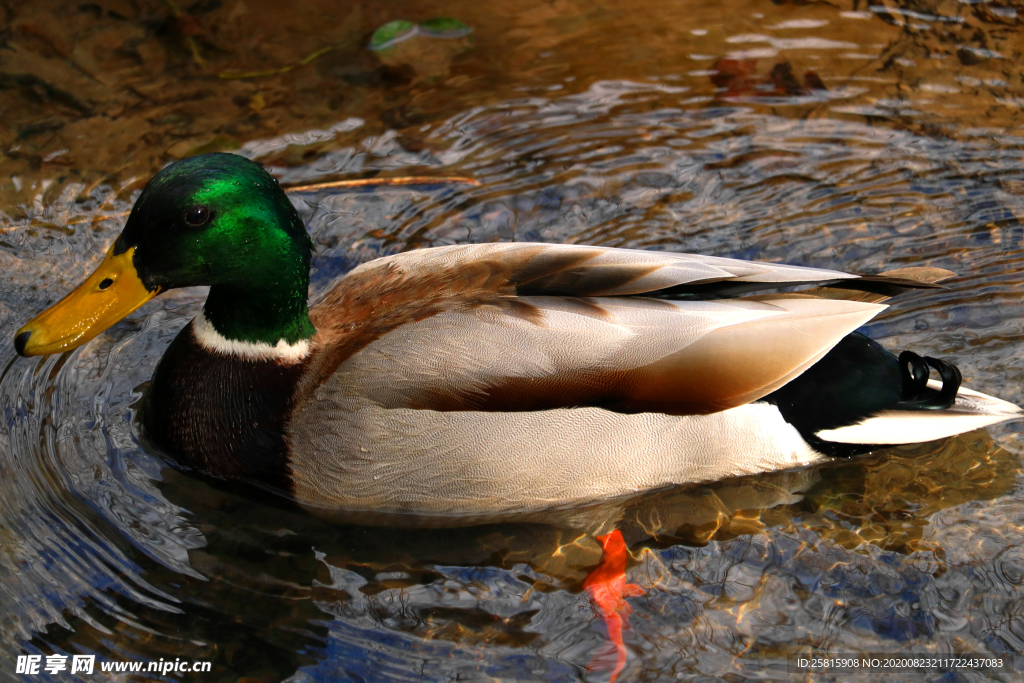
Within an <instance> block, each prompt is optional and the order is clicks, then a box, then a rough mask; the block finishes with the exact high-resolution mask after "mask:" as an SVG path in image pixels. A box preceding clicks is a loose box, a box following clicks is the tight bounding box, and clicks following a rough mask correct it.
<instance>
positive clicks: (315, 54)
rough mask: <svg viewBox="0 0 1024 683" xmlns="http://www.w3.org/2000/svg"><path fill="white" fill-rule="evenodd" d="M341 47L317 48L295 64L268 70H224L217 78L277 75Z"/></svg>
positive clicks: (229, 78) (228, 78)
mask: <svg viewBox="0 0 1024 683" xmlns="http://www.w3.org/2000/svg"><path fill="white" fill-rule="evenodd" d="M341 48H342V46H341V45H328V46H327V47H322V48H320V49H319V50H316V51H314V52H312V53H311V54H309V55H306V56H305V57H303V58H302V59H300V60H299V61H298V62H297V63H295V64H289V65H288V66H281V67H278V68H276V69H267V70H266V71H245V72H242V73H230V72H227V71H222V72H220V73H219V74H217V78H223V79H225V80H231V79H241V78H261V77H263V76H275V75H277V74H285V73H288V72H289V71H291V70H293V69H298V68H299V67H300V66H305V65H307V64H309V63H310V62H312V61H313V60H314V59H316V58H317V57H320V56H322V55H325V54H327V53H328V52H334V51H335V50H340V49H341Z"/></svg>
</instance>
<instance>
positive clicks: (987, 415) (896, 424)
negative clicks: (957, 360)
mask: <svg viewBox="0 0 1024 683" xmlns="http://www.w3.org/2000/svg"><path fill="white" fill-rule="evenodd" d="M928 386H929V387H930V388H932V389H940V388H942V383H941V382H939V381H936V380H930V381H929V382H928ZM1022 416H1024V411H1022V410H1021V409H1020V408H1019V407H1017V406H1015V405H1014V404H1012V403H1009V402H1007V401H1003V400H1001V399H998V398H995V397H994V396H988V395H987V394H982V393H979V392H977V391H972V390H971V389H968V388H966V387H960V391H959V392H958V393H957V396H956V402H955V403H954V404H953V406H952V407H950V408H947V409H946V410H921V411H911V410H883V411H882V412H881V413H879V414H878V415H874V416H872V417H869V418H868V419H866V420H864V421H863V422H858V423H857V424H854V425H850V426H848V427H839V428H838V429H823V430H821V431H820V432H818V433H817V435H816V436H817V437H818V438H819V439H822V440H824V441H831V442H833V443H850V444H869V445H874V444H877V445H879V446H882V445H896V444H905V443H922V442H925V441H936V440H938V439H945V438H946V437H949V436H955V435H956V434H963V433H964V432H970V431H973V430H975V429H980V428H982V427H988V426H990V425H994V424H998V423H1000V422H1006V421H1007V420H1013V419H1016V418H1020V417H1022Z"/></svg>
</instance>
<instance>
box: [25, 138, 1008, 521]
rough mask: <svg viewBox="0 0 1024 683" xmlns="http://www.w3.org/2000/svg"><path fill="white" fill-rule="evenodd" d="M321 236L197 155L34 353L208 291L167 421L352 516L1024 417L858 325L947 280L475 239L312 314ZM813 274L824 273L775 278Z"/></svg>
mask: <svg viewBox="0 0 1024 683" xmlns="http://www.w3.org/2000/svg"><path fill="white" fill-rule="evenodd" d="M312 248H313V245H312V241H311V240H310V238H309V236H308V234H307V232H306V230H305V227H304V226H303V223H302V220H301V219H300V217H299V215H298V213H297V212H296V210H295V208H294V207H293V206H292V204H291V202H290V201H289V200H288V198H287V197H286V195H285V194H284V192H283V191H282V190H281V188H280V187H279V185H278V183H277V181H276V180H275V179H274V178H273V177H272V176H271V175H270V174H268V173H267V172H266V171H265V170H264V169H263V167H262V166H260V165H259V164H257V163H254V162H252V161H248V160H246V159H244V158H242V157H239V156H235V155H230V154H208V155H203V156H197V157H193V158H190V159H186V160H183V161H179V162H177V163H174V164H171V165H170V166H167V167H166V168H164V169H163V170H162V171H160V173H158V174H157V175H156V176H155V177H154V178H153V179H152V180H151V181H150V183H149V184H148V185H147V186H146V188H145V189H144V190H143V192H142V193H141V194H140V196H139V198H138V201H136V203H135V206H134V208H133V209H132V211H131V214H130V215H129V217H128V220H127V223H126V225H125V228H124V230H123V231H122V232H121V234H120V236H118V238H117V239H116V241H115V242H114V243H113V244H112V245H111V247H110V249H109V251H108V252H107V254H106V257H105V258H104V260H103V261H102V263H101V264H100V265H99V267H98V268H97V270H96V271H95V272H94V273H93V274H92V275H91V276H90V277H89V278H88V279H87V280H86V281H85V282H84V283H83V284H82V285H80V286H79V287H78V288H77V289H75V290H74V291H73V292H72V293H71V294H69V295H68V296H67V297H66V298H65V299H63V300H62V301H61V302H60V303H58V304H56V305H55V306H53V307H52V308H50V309H48V310H46V311H44V312H43V313H41V314H39V315H38V316H36V317H35V318H33V319H32V320H31V321H30V322H29V323H28V324H26V325H25V326H24V327H22V328H21V329H20V330H18V332H17V334H16V340H15V347H16V349H17V351H18V353H20V354H22V355H26V356H31V355H42V354H50V353H58V352H63V351H68V350H70V349H74V348H76V347H78V346H80V345H82V344H84V343H86V342H87V341H88V340H90V339H92V338H93V337H95V336H96V335H97V334H99V333H100V332H102V331H103V330H105V329H106V328H108V327H109V326H111V325H113V324H114V323H116V322H117V321H118V320H120V319H121V318H123V317H124V316H125V315H127V314H129V313H130V312H132V311H134V310H135V309H137V308H138V307H139V306H142V305H143V304H144V303H146V302H147V301H149V300H150V299H152V298H153V297H155V296H157V295H158V294H160V293H161V292H165V291H167V290H170V289H173V288H175V287H187V286H193V285H208V286H209V287H210V292H209V296H208V297H207V299H206V303H205V305H204V306H203V309H202V312H201V313H200V314H199V315H198V316H196V318H195V319H194V320H193V321H192V322H191V324H189V325H187V326H186V327H185V328H184V329H182V330H181V332H180V333H179V334H178V335H177V337H176V338H175V339H174V341H173V342H172V343H171V345H170V346H169V348H168V349H167V351H166V352H165V353H164V355H163V358H162V359H161V360H160V362H159V364H158V366H157V368H156V371H155V373H154V375H153V379H152V382H151V385H150V388H149V390H148V393H147V397H146V404H145V406H144V409H143V410H142V418H141V422H142V428H143V431H144V433H145V434H146V435H147V436H148V438H149V440H150V441H151V442H152V443H153V444H155V445H156V446H157V447H158V448H159V449H160V450H162V451H164V452H165V453H166V454H168V455H169V456H170V457H171V458H173V459H174V460H175V461H177V462H178V463H180V464H181V465H183V466H186V467H188V468H195V469H198V470H201V471H203V472H206V473H208V474H210V475H213V476H214V477H220V478H225V479H235V480H242V481H246V482H250V483H255V484H257V485H259V486H262V487H265V488H270V489H273V490H275V491H278V492H281V493H283V494H285V495H287V496H289V497H291V498H292V499H293V500H294V501H297V502H298V503H299V504H300V505H302V506H305V507H308V508H317V509H327V510H350V511H357V510H370V511H380V512H388V513H415V514H424V515H470V516H471V515H485V516H494V515H498V516H500V515H505V514H509V515H512V514H515V513H521V512H531V511H539V510H545V509H550V508H555V507H565V506H573V505H580V504H584V503H588V502H592V501H596V500H599V499H606V498H610V497H614V496H622V495H627V494H633V493H636V492H640V491H644V490H650V489H655V488H659V487H666V486H670V485H673V484H679V483H684V482H705V481H712V480H718V479H722V478H725V477H731V476H735V475H745V474H752V473H759V472H767V471H772V470H780V469H785V468H796V467H804V466H807V465H811V464H815V463H821V462H824V461H826V460H828V459H830V458H834V457H839V456H845V455H850V454H854V453H858V452H863V451H867V450H871V449H873V448H877V447H878V446H880V445H888V444H905V443H912V442H920V441H931V440H935V439H940V438H944V437H947V436H950V435H953V434H958V433H961V432H965V431H969V430H973V429H976V428H979V427H984V426H987V425H991V424H995V423H997V422H1001V421H1004V420H1008V419H1012V418H1015V417H1018V416H1020V414H1021V411H1020V409H1019V408H1018V407H1017V406H1015V405H1012V404H1010V403H1007V402H1005V401H1001V400H999V399H996V398H993V397H990V396H986V395H984V394H980V393H977V392H974V391H970V390H969V389H966V388H962V387H960V373H959V371H958V370H957V369H956V367H955V366H954V365H952V364H950V363H947V362H945V361H942V360H938V359H934V358H921V357H920V356H917V355H916V354H914V353H912V352H909V351H905V352H903V353H902V354H900V356H899V357H897V356H894V355H893V354H891V353H890V352H888V351H886V350H885V349H883V348H882V347H881V346H880V345H879V344H877V343H875V342H874V341H872V340H870V339H868V338H867V337H865V336H863V335H861V334H858V333H856V332H854V330H856V329H857V328H858V327H860V326H861V325H863V324H864V323H866V322H867V321H868V320H870V319H871V318H872V317H873V316H875V315H876V314H878V312H879V311H881V310H882V309H884V308H885V305H883V304H881V303H879V302H880V301H882V300H884V299H885V298H887V297H888V296H890V295H893V294H895V293H898V292H900V291H904V290H907V289H913V288H921V287H924V288H928V287H935V286H936V285H935V284H934V282H935V281H938V280H941V279H942V278H944V277H948V276H950V275H952V274H951V273H949V272H948V271H941V270H938V269H932V268H916V269H915V268H911V269H904V270H901V271H893V272H891V273H888V274H882V275H877V276H862V275H856V274H851V273H843V272H837V271H831V270H821V269H817V268H804V267H796V266H789V265H779V264H774V263H757V262H748V261H740V260H734V259H728V258H718V257H711V256H697V255H690V254H680V253H668V252H659V251H641V250H631V249H613V248H605V247H596V246H582V245H564V244H526V243H502V244H469V245H457V246H445V247H437V248H431V249H422V250H418V251H411V252H407V253H402V254H395V255H392V256H387V257H384V258H380V259H377V260H374V261H370V262H368V263H365V264H363V265H361V266H359V267H358V268H355V269H354V270H352V271H351V272H350V273H348V274H347V275H345V276H344V277H342V278H341V279H340V280H339V281H338V282H337V284H336V285H334V287H333V288H332V289H331V290H330V291H329V292H328V293H327V294H326V295H325V296H323V297H322V299H321V300H320V301H319V302H317V303H315V304H314V305H312V306H307V292H308V287H309V266H310V253H311V251H312ZM794 285H808V286H813V288H812V289H809V290H807V291H804V292H802V293H792V292H790V293H775V294H771V293H764V291H765V290H770V289H779V288H783V287H789V288H792V286H794ZM751 292H759V293H757V294H751ZM932 371H934V374H935V377H934V378H931V377H930V375H931V374H933V373H932Z"/></svg>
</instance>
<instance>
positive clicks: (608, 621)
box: [583, 529, 644, 683]
mask: <svg viewBox="0 0 1024 683" xmlns="http://www.w3.org/2000/svg"><path fill="white" fill-rule="evenodd" d="M597 540H598V541H599V542H600V543H601V548H603V552H602V553H601V562H600V563H599V564H598V565H597V567H595V568H594V570H593V571H592V572H590V573H589V574H587V578H586V579H585V580H584V581H583V588H584V590H586V591H587V593H589V594H590V599H591V600H592V601H593V603H594V605H595V606H596V607H597V610H598V612H600V614H601V618H602V619H603V620H604V625H605V628H606V629H607V630H608V647H606V648H602V649H601V650H599V651H598V653H597V654H596V655H594V658H593V660H591V662H590V666H589V667H588V669H589V670H590V671H595V670H599V669H604V668H606V667H607V664H608V662H609V660H610V659H611V655H614V656H615V665H614V668H613V669H612V673H611V676H609V678H608V683H613V681H615V679H616V677H617V676H618V675H619V672H621V671H622V668H623V667H624V666H625V665H626V645H625V644H624V643H623V642H622V632H623V630H625V629H627V628H629V613H630V612H632V611H633V608H632V607H630V606H629V603H627V602H626V598H627V597H635V596H638V595H643V594H644V589H643V588H642V587H641V586H638V585H636V584H634V583H626V557H627V552H626V542H625V541H624V540H623V539H622V532H621V531H619V530H618V529H616V530H615V531H612V532H611V533H608V534H605V535H604V536H597Z"/></svg>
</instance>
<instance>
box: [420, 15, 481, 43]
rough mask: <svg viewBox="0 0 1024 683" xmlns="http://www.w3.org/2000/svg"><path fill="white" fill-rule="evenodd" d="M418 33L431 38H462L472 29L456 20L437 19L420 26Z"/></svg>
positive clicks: (447, 18)
mask: <svg viewBox="0 0 1024 683" xmlns="http://www.w3.org/2000/svg"><path fill="white" fill-rule="evenodd" d="M420 31H421V32H422V33H423V34H424V35H428V36H430V37H431V38H462V37H463V36H468V35H469V34H470V33H472V32H473V29H471V28H470V27H468V26H466V25H465V24H463V23H462V22H461V21H459V20H458V19H451V18H449V17H438V18H437V19H430V20H428V21H424V22H423V23H422V24H420Z"/></svg>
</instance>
